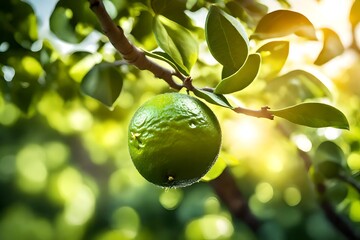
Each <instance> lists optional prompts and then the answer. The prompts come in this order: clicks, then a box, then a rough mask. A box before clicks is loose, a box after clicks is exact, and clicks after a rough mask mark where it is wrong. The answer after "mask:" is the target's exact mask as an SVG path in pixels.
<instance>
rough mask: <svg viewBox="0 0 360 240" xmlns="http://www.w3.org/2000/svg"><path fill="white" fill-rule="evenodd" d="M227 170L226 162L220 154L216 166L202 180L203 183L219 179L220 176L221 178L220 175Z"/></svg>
mask: <svg viewBox="0 0 360 240" xmlns="http://www.w3.org/2000/svg"><path fill="white" fill-rule="evenodd" d="M225 168H226V162H225V160H224V159H223V157H222V156H221V154H220V156H219V157H218V159H217V160H216V162H215V164H214V165H213V166H212V167H211V168H210V170H209V172H207V173H206V174H205V176H203V177H202V178H201V181H204V182H208V181H211V180H213V179H215V178H217V177H218V176H220V174H221V173H222V172H223V171H224V169H225Z"/></svg>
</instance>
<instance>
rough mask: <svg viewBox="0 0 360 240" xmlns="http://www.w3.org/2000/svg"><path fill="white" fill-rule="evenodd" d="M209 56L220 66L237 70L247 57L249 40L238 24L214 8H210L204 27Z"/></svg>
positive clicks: (235, 20)
mask: <svg viewBox="0 0 360 240" xmlns="http://www.w3.org/2000/svg"><path fill="white" fill-rule="evenodd" d="M205 33H206V41H207V44H208V47H209V50H210V52H211V54H212V55H213V56H214V58H215V59H216V60H217V61H218V62H219V63H221V64H222V65H224V66H226V67H228V68H231V69H234V70H238V69H239V68H240V67H241V66H242V65H243V64H244V62H245V60H246V58H247V56H248V51H249V50H248V48H249V46H248V45H249V40H248V37H247V35H246V32H245V30H244V27H243V26H242V25H241V24H240V22H239V21H238V20H237V19H235V18H234V17H232V16H230V15H229V14H227V13H225V12H224V11H222V10H221V9H219V8H218V7H216V6H211V8H210V10H209V13H208V16H207V19H206V25H205Z"/></svg>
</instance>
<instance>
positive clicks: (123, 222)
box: [111, 207, 140, 239]
mask: <svg viewBox="0 0 360 240" xmlns="http://www.w3.org/2000/svg"><path fill="white" fill-rule="evenodd" d="M111 223H112V227H113V228H115V229H117V230H118V231H120V233H121V235H123V236H124V237H126V238H129V239H133V238H135V237H136V235H137V234H138V231H139V228H140V217H139V215H138V213H137V212H136V211H135V210H134V209H133V208H131V207H120V208H118V209H117V210H116V211H115V212H114V213H113V215H112V218H111Z"/></svg>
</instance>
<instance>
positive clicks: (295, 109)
mask: <svg viewBox="0 0 360 240" xmlns="http://www.w3.org/2000/svg"><path fill="white" fill-rule="evenodd" d="M269 112H270V113H271V114H273V115H274V116H277V117H281V118H285V119H287V120H288V121H290V122H293V123H296V124H299V125H304V126H308V127H314V128H321V127H334V128H340V129H349V123H348V121H347V119H346V117H345V115H344V114H343V113H342V112H341V111H340V110H338V109H337V108H335V107H332V106H330V105H327V104H323V103H301V104H298V105H295V106H291V107H287V108H284V109H280V110H269Z"/></svg>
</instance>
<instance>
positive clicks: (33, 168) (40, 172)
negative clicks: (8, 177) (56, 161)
mask: <svg viewBox="0 0 360 240" xmlns="http://www.w3.org/2000/svg"><path fill="white" fill-rule="evenodd" d="M16 168H17V172H18V173H19V176H20V178H19V179H18V181H19V186H20V187H21V188H22V189H23V190H24V191H27V192H38V191H40V190H42V189H43V188H44V187H45V185H46V180H47V175H48V172H47V169H46V166H45V152H44V151H43V149H42V148H41V146H39V145H35V144H29V145H27V146H25V147H24V148H23V149H21V150H20V151H19V152H18V154H17V155H16Z"/></svg>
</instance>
